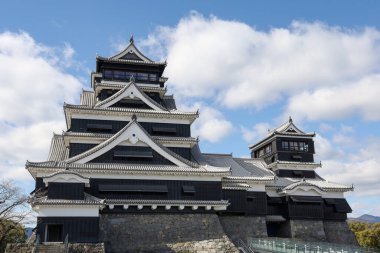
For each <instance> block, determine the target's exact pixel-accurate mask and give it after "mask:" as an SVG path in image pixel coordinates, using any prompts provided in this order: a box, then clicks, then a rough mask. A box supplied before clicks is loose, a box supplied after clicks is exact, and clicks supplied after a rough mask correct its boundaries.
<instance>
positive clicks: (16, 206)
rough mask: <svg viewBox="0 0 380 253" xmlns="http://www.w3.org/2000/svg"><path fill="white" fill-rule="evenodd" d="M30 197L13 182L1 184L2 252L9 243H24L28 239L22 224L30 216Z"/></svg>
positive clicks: (0, 240)
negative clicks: (28, 202)
mask: <svg viewBox="0 0 380 253" xmlns="http://www.w3.org/2000/svg"><path fill="white" fill-rule="evenodd" d="M27 201H28V196H26V195H25V194H23V193H22V192H21V190H20V188H18V187H17V186H15V185H14V183H13V181H1V182H0V252H4V249H5V247H6V245H7V243H17V242H24V241H25V239H26V235H25V231H24V228H23V227H22V225H21V223H22V222H24V221H25V220H26V219H27V218H28V217H29V216H28V214H29V213H30V212H29V207H28V206H27Z"/></svg>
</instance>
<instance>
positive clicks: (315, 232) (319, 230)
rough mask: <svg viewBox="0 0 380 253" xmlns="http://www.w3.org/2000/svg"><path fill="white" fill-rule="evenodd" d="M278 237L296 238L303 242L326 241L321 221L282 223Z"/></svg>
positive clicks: (290, 221)
mask: <svg viewBox="0 0 380 253" xmlns="http://www.w3.org/2000/svg"><path fill="white" fill-rule="evenodd" d="M279 236H281V237H287V238H298V239H302V240H305V241H319V242H324V241H326V234H325V230H324V227H323V221H322V220H289V221H286V222H285V223H283V224H282V225H281V227H280V230H279Z"/></svg>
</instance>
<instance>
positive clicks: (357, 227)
mask: <svg viewBox="0 0 380 253" xmlns="http://www.w3.org/2000/svg"><path fill="white" fill-rule="evenodd" d="M349 226H350V229H351V231H352V232H354V233H357V232H360V231H363V230H366V229H368V227H369V224H368V223H365V222H358V221H353V222H350V223H349Z"/></svg>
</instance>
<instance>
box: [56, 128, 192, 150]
mask: <svg viewBox="0 0 380 253" xmlns="http://www.w3.org/2000/svg"><path fill="white" fill-rule="evenodd" d="M112 135H113V134H102V133H80V132H63V133H62V135H61V136H63V137H64V141H65V145H66V147H68V146H69V143H70V142H73V141H75V140H77V141H78V140H79V141H81V140H83V141H88V140H96V141H99V142H101V141H105V140H106V139H109V138H111V137H112ZM151 137H152V139H154V140H156V141H158V142H159V143H161V144H163V145H164V144H172V145H175V144H184V143H185V144H188V145H189V146H190V147H193V146H194V145H195V144H197V143H198V138H193V137H167V136H151Z"/></svg>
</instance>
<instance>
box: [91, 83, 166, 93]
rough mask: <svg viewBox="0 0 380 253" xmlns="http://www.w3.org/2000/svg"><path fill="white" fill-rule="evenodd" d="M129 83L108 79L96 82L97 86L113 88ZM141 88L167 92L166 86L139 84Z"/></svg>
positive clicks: (122, 86)
mask: <svg viewBox="0 0 380 253" xmlns="http://www.w3.org/2000/svg"><path fill="white" fill-rule="evenodd" d="M126 84H127V82H117V83H110V82H107V81H102V82H101V83H98V82H97V83H95V88H96V87H98V86H100V87H106V88H112V89H122V88H124V86H125V85H126ZM137 85H138V86H139V88H140V89H141V90H143V91H146V92H160V93H166V87H165V88H163V87H154V86H145V85H139V84H137Z"/></svg>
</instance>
